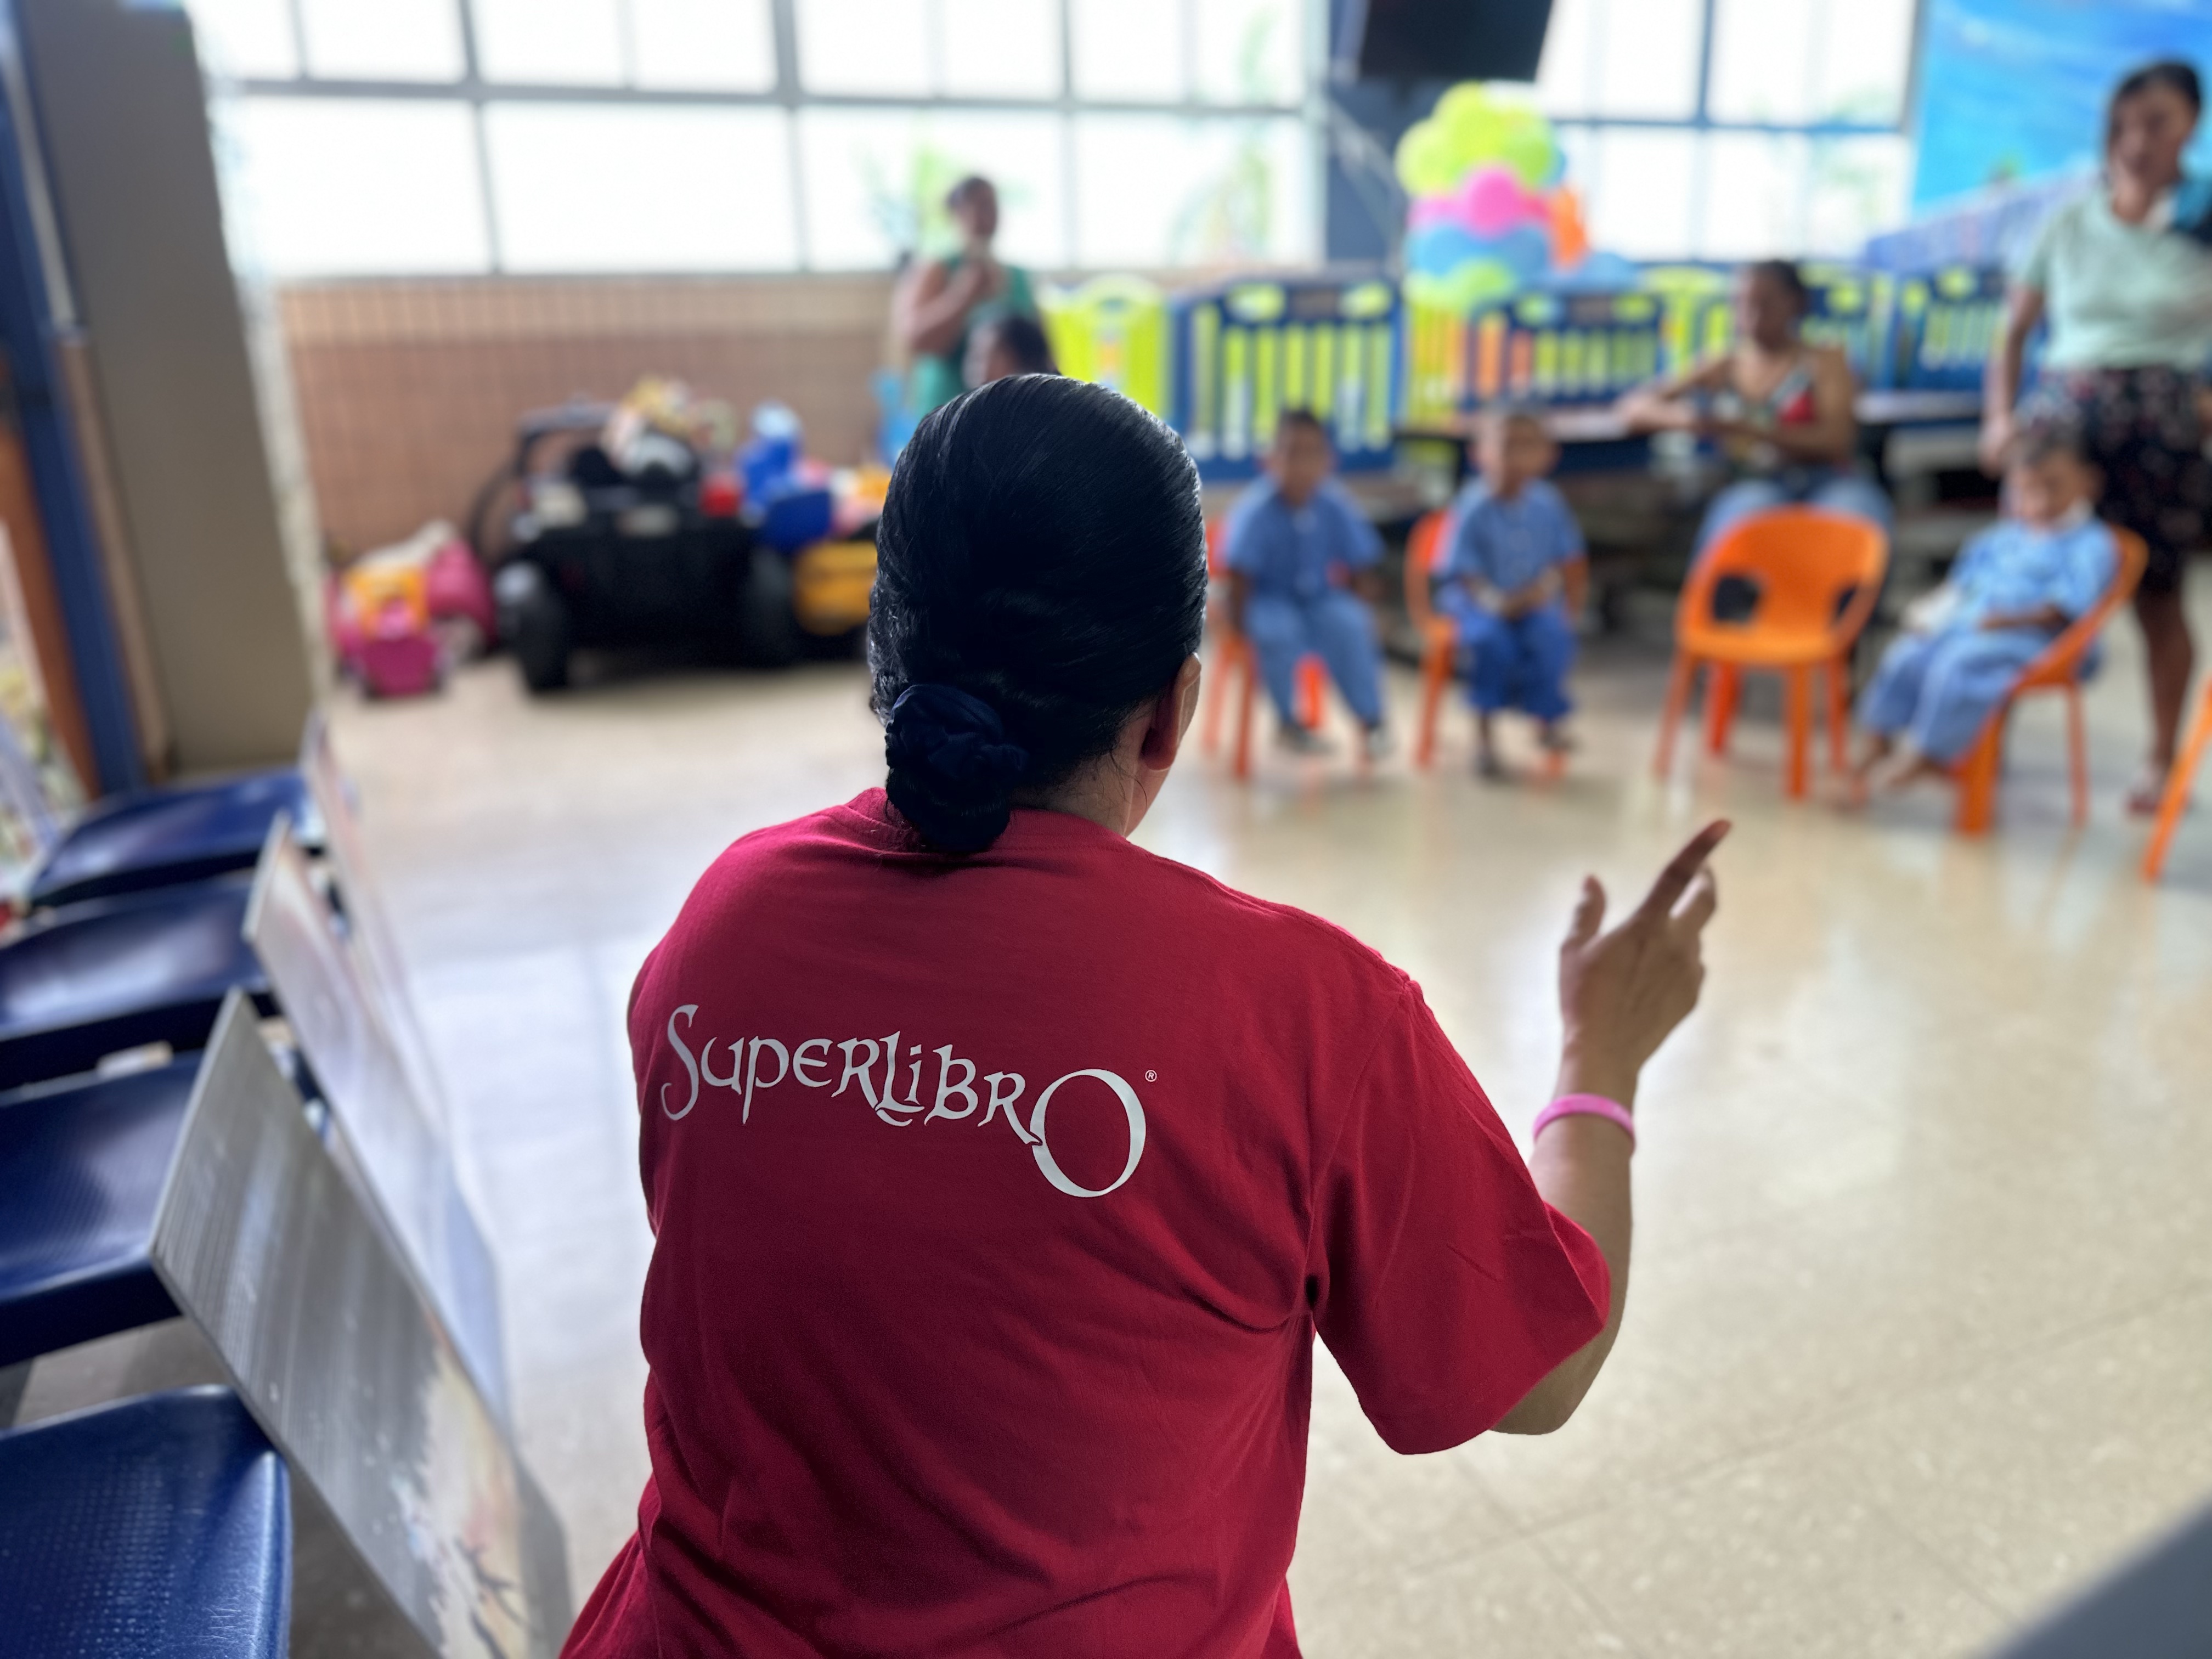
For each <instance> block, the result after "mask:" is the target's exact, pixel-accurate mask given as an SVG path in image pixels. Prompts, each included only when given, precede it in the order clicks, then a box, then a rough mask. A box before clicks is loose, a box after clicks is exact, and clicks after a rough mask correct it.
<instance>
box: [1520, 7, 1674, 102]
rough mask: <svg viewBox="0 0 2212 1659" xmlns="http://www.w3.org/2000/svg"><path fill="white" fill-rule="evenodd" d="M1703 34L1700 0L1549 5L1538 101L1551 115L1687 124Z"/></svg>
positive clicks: (1538, 77)
mask: <svg viewBox="0 0 2212 1659" xmlns="http://www.w3.org/2000/svg"><path fill="white" fill-rule="evenodd" d="M1704 32H1705V18H1704V9H1703V4H1702V0H1554V3H1553V7H1552V21H1551V26H1550V27H1549V28H1548V29H1547V31H1546V32H1545V36H1544V55H1543V57H1542V58H1541V61H1540V62H1539V64H1538V65H1537V70H1536V90H1537V99H1538V101H1539V103H1540V104H1541V106H1542V107H1543V108H1544V109H1545V110H1546V111H1547V112H1549V113H1551V114H1554V115H1596V116H1607V115H1611V116H1635V117H1641V118H1648V119H1656V120H1686V119H1688V118H1690V117H1692V115H1694V114H1696V112H1697V107H1698V62H1699V57H1700V56H1701V55H1702V52H1703V51H1704V46H1705V38H1704Z"/></svg>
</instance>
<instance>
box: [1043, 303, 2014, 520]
mask: <svg viewBox="0 0 2212 1659" xmlns="http://www.w3.org/2000/svg"><path fill="white" fill-rule="evenodd" d="M1804 272H1805V276H1806V280H1807V282H1808V284H1809V285H1810V286H1811V288H1812V289H1813V293H1814V310H1813V314H1812V316H1811V317H1810V318H1809V319H1808V322H1807V324H1806V332H1807V333H1808V335H1809V336H1810V337H1813V338H1814V339H1818V340H1821V341H1824V342H1827V343H1833V344H1836V345H1838V346H1841V347H1842V348H1844V350H1845V351H1846V353H1847V354H1848V355H1849V356H1850V360H1851V363H1852V367H1853V368H1856V369H1857V372H1858V376H1859V381H1860V384H1861V386H1863V387H1864V388H1865V389H1867V390H1869V391H1875V392H1975V391H1977V390H1978V388H1979V387H1980V385H1981V377H1982V366H1983V364H1984V362H1986V361H1987V359H1988V356H1989V354H1990V349H1991V348H1992V346H1993V345H1994V343H1995V342H1996V337H1997V331H1998V328H1999V325H2000V324H2001V321H2002V314H2003V307H2004V280H2003V273H2002V270H2001V269H2000V268H1996V267H1994V266H1984V265H1950V266H1946V267H1943V268H1942V269H1939V270H1926V271H1895V270H1881V269H1877V268H1875V267H1872V266H1868V265H1859V264H1835V263H1816V264H1807V265H1806V266H1805V267H1804ZM1630 274H1631V280H1630V282H1629V283H1626V284H1624V285H1623V286H1620V287H1617V288H1611V289H1588V288H1579V287H1574V286H1556V287H1532V288H1529V289H1524V290H1521V291H1516V292H1512V293H1508V294H1504V295H1497V296H1494V297H1491V298H1486V299H1484V300H1481V301H1478V302H1477V303H1475V304H1474V306H1472V307H1469V308H1468V309H1466V310H1463V311H1462V310H1451V309H1446V308H1444V307H1440V306H1438V305H1436V304H1433V303H1424V302H1423V301H1422V300H1421V299H1420V298H1419V297H1417V296H1418V295H1420V294H1421V292H1422V290H1423V287H1424V285H1423V284H1422V283H1419V282H1418V281H1417V280H1416V279H1415V276H1414V275H1413V274H1409V275H1408V276H1407V277H1406V278H1404V279H1403V280H1402V281H1395V282H1394V281H1391V280H1389V279H1388V278H1385V277H1383V276H1378V275H1376V274H1375V273H1373V272H1371V271H1352V272H1339V271H1322V272H1318V273H1315V274H1312V275H1300V276H1267V277H1249V278H1240V279H1236V280H1232V281H1229V282H1225V283H1215V284H1212V285H1209V286H1206V287H1204V288H1198V289H1186V290H1182V291H1178V292H1175V293H1170V292H1167V291H1165V290H1163V289H1159V288H1158V287H1156V286H1154V285H1153V284H1152V283H1148V282H1146V281H1144V280H1143V279H1141V278H1139V277H1134V276H1100V277H1097V278H1094V279H1092V280H1091V281H1090V282H1087V283H1082V284H1081V285H1079V286H1077V287H1074V288H1069V289H1048V290H1047V292H1046V293H1045V295H1043V308H1044V313H1045V323H1046V327H1047V330H1048V332H1049V333H1050V334H1051V337H1052V343H1053V350H1054V355H1055V356H1057V357H1058V359H1059V361H1060V366H1061V368H1063V370H1065V371H1066V373H1068V374H1074V375H1077V376H1079V377H1080V378H1083V379H1085V380H1097V381H1099V382H1101V383H1103V384H1104V385H1107V386H1112V387H1114V388H1115V390H1117V391H1120V392H1125V393H1127V395H1128V396H1129V397H1131V398H1134V399H1135V400H1136V401H1137V402H1139V403H1140V404H1144V405H1145V407H1146V408H1147V409H1150V410H1152V412H1153V413H1154V414H1156V415H1158V416H1161V417H1162V418H1163V419H1164V420H1165V421H1167V422H1169V423H1170V425H1172V426H1173V427H1174V428H1176V430H1177V431H1178V432H1180V433H1182V435H1183V439H1184V441H1185V442H1186V443H1188V445H1189V447H1190V453H1191V455H1192V458H1193V459H1194V460H1196V461H1197V463H1198V467H1199V471H1200V475H1201V476H1202V477H1205V478H1206V480H1207V482H1209V483H1212V482H1215V481H1224V482H1226V481H1232V480H1235V479H1237V478H1243V477H1250V476H1252V474H1253V473H1254V472H1255V471H1256V470H1257V466H1258V458H1259V457H1260V455H1261V453H1264V452H1265V450H1266V448H1267V443H1268V441H1269V440H1270V439H1271V438H1272V436H1273V432H1274V426H1275V419H1276V417H1277V416H1278V415H1279V414H1280V413H1281V411H1282V410H1285V409H1289V408H1306V409H1310V410H1313V411H1314V412H1315V413H1316V415H1319V416H1321V417H1322V419H1323V420H1324V421H1326V422H1328V425H1329V427H1330V428H1331V430H1332V431H1333V432H1334V435H1335V437H1336V441H1337V447H1338V450H1339V452H1340V458H1341V460H1342V463H1343V465H1344V467H1345V469H1346V471H1371V470H1377V469H1381V468H1384V467H1387V466H1389V464H1390V461H1391V458H1392V453H1393V446H1394V442H1395V437H1396V435H1398V434H1399V433H1401V432H1404V431H1407V430H1413V431H1422V430H1430V431H1434V430H1442V429H1447V428H1451V427H1452V426H1454V425H1455V423H1456V422H1458V421H1460V420H1461V419H1462V417H1464V416H1466V415H1467V414H1468V413H1469V412H1471V411H1472V410H1476V409H1479V408H1480V407H1481V406H1483V405H1484V404H1487V403H1491V402H1493V401H1495V400H1497V399H1499V398H1511V399H1513V400H1515V401H1516V402H1526V403H1533V404H1540V405H1545V406H1554V407H1564V408H1573V407H1577V406H1583V407H1587V406H1589V405H1593V404H1604V403H1608V402H1610V401H1611V400H1613V398H1617V397H1619V396H1620V394H1621V393H1622V392H1626V391H1627V390H1629V388H1631V387H1632V386H1637V385H1638V384H1640V383H1641V382H1643V381H1645V380H1650V379H1651V378H1652V377H1654V376H1655V375H1659V374H1669V373H1673V372H1675V371H1677V370H1680V369H1682V368H1687V367H1688V366H1689V365H1690V364H1692V363H1693V362H1697V361H1699V359H1702V358H1704V357H1706V356H1710V355H1711V354H1712V353H1714V352H1717V351H1719V350H1722V349H1725V348H1726V347H1727V345H1728V343H1729V339H1730V337H1731V335H1732V332H1733V328H1734V319H1733V317H1732V315H1731V309H1730V306H1729V270H1728V268H1727V267H1724V266H1719V265H1692V264H1655V265H1648V266H1641V267H1632V268H1630Z"/></svg>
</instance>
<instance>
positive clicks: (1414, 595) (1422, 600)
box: [1406, 507, 1455, 628]
mask: <svg viewBox="0 0 2212 1659" xmlns="http://www.w3.org/2000/svg"><path fill="white" fill-rule="evenodd" d="M1454 523H1455V519H1454V517H1453V513H1452V510H1451V509H1450V508H1449V507H1437V508H1436V509H1435V510H1433V511H1432V512H1428V513H1422V514H1421V516H1420V517H1419V518H1418V519H1416V520H1413V530H1412V532H1410V533H1409V534H1408V535H1407V538H1406V614H1407V616H1409V617H1412V618H1413V625H1414V626H1415V627H1416V628H1425V627H1426V626H1427V625H1428V624H1429V623H1431V622H1432V621H1434V620H1435V619H1436V615H1437V607H1436V605H1435V604H1434V603H1433V602H1432V601H1431V596H1430V592H1429V584H1430V583H1431V581H1433V580H1435V578H1436V574H1437V571H1438V570H1440V569H1442V568H1443V562H1444V561H1445V560H1446V559H1448V558H1449V557H1450V556H1451V544H1452V538H1451V534H1450V531H1451V528H1452V526H1453V524H1454Z"/></svg>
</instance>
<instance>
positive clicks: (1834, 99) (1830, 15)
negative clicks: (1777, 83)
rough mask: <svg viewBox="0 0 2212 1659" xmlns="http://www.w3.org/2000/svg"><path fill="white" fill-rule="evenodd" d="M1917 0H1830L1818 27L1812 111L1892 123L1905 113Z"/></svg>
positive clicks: (1827, 117)
mask: <svg viewBox="0 0 2212 1659" xmlns="http://www.w3.org/2000/svg"><path fill="white" fill-rule="evenodd" d="M1913 15H1914V7H1913V0H1850V3H1849V4H1848V5H1846V4H1844V3H1843V0H1827V3H1826V5H1825V6H1823V7H1822V9H1821V15H1820V27H1819V28H1818V29H1817V30H1816V31H1815V33H1814V56H1813V70H1814V80H1813V86H1814V91H1813V115H1814V118H1815V119H1816V120H1821V121H1859V122H1864V123H1866V124H1868V125H1888V124H1892V123H1894V122H1897V121H1900V120H1902V119H1903V118H1904V117H1905V82H1906V81H1907V79H1908V78H1909V77H1910V76H1911V72H1912V22H1913Z"/></svg>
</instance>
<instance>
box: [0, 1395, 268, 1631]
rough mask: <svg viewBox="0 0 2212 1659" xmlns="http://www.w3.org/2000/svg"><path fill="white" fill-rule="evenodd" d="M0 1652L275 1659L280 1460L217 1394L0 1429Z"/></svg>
mask: <svg viewBox="0 0 2212 1659" xmlns="http://www.w3.org/2000/svg"><path fill="white" fill-rule="evenodd" d="M0 1492H5V1493H6V1494H7V1501H6V1502H5V1503H4V1504H0V1659H34V1656H35V1659H79V1656H82V1659H92V1656H106V1655H111V1654H113V1655H121V1654H129V1655H131V1656H132V1659H282V1656H283V1653H284V1651H285V1649H286V1644H287V1638H288V1630H289V1624H290V1618H291V1607H290V1601H291V1582H292V1525H291V1486H290V1483H289V1477H288V1474H287V1471H286V1469H285V1467H284V1461H283V1458H281V1457H280V1456H278V1455H277V1454H276V1450H275V1449H273V1448H272V1447H271V1446H270V1443H269V1442H268V1441H267V1440H266V1439H265V1438H264V1437H263V1435H262V1433H261V1431H260V1430H259V1429H258V1427H256V1426H255V1425H254V1422H253V1419H252V1417H250V1416H249V1415H247V1413H246V1407H243V1406H241V1405H240V1403H239V1401H238V1397H237V1396H236V1395H234V1394H232V1393H231V1391H230V1390H229V1389H174V1390H173V1391H171V1392H168V1393H166V1394H153V1395H141V1396H140V1397H139V1398H137V1399H136V1400H126V1401H122V1402H120V1403H119V1404H117V1405H112V1406H102V1407H99V1408H97V1409H96V1410H93V1411H88V1412H82V1413H77V1414H76V1415H75V1416H71V1417H60V1418H55V1419H52V1421H50V1422H46V1423H40V1424H34V1425H32V1426H31V1427H28V1428H22V1429H15V1430H12V1431H9V1432H6V1433H0Z"/></svg>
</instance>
